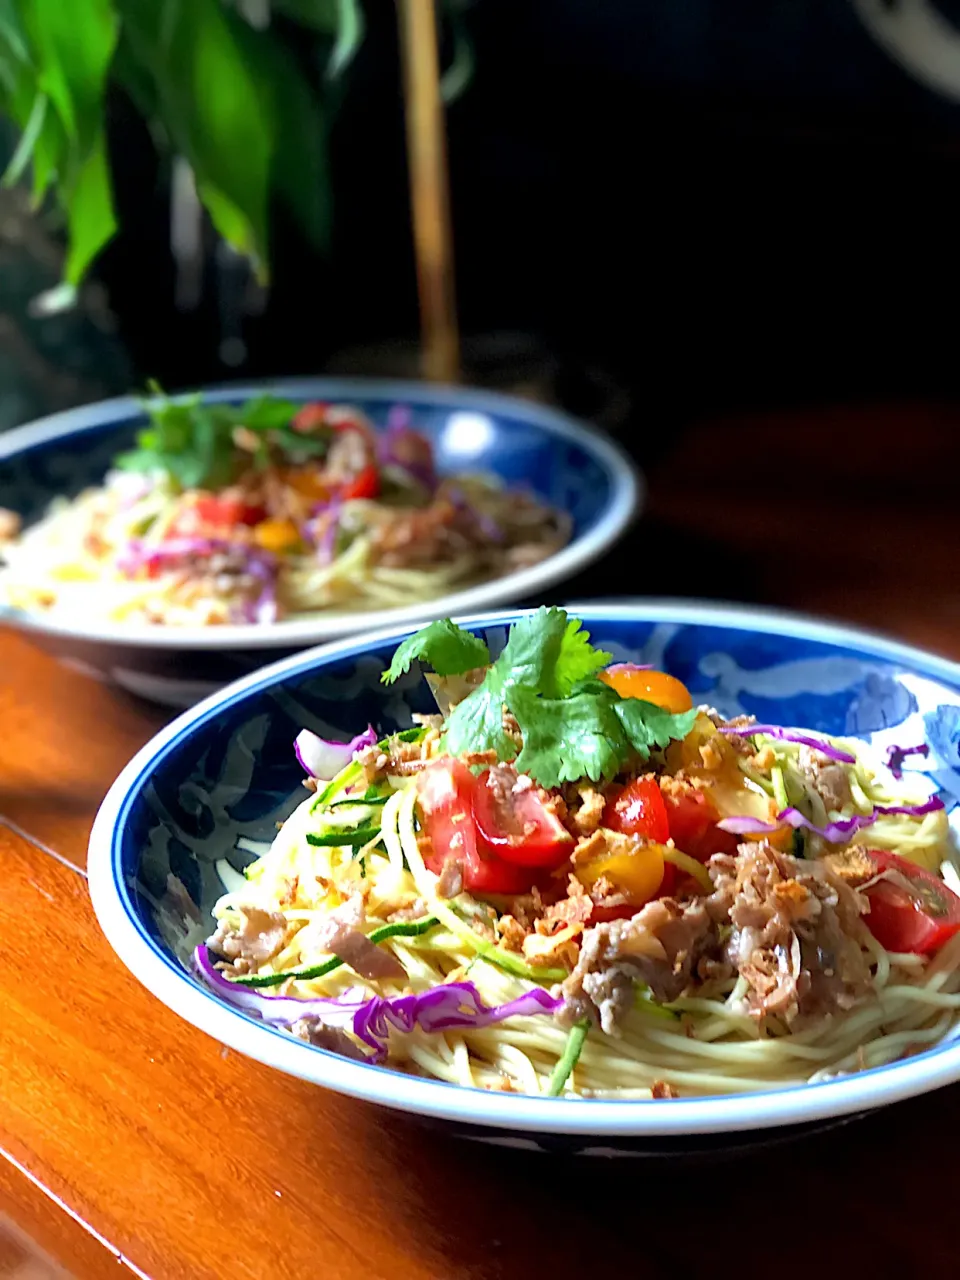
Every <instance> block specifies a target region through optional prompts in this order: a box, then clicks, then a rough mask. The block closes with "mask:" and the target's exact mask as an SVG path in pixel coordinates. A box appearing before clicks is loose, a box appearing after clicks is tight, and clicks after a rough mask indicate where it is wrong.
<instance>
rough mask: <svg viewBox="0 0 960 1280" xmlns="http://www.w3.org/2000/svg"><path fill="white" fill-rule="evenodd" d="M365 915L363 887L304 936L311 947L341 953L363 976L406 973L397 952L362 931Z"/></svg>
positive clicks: (315, 924)
mask: <svg viewBox="0 0 960 1280" xmlns="http://www.w3.org/2000/svg"><path fill="white" fill-rule="evenodd" d="M364 917H365V910H364V905H363V892H362V891H360V892H357V893H355V894H354V895H353V896H352V897H351V898H348V899H347V901H346V902H344V903H343V904H342V906H339V907H337V908H336V910H335V911H331V912H330V914H329V915H328V916H324V917H323V919H320V920H315V921H314V922H313V923H312V924H311V925H309V926H308V928H309V934H306V933H305V934H304V937H303V941H304V944H305V945H306V944H307V942H309V946H310V948H311V949H312V948H314V947H316V948H317V949H318V950H320V951H329V952H330V954H331V955H335V956H339V957H340V959H341V960H342V961H343V962H344V964H348V965H349V966H350V968H351V969H353V971H354V972H355V973H358V974H359V975H360V977H361V978H370V979H378V978H404V977H406V970H405V969H404V967H403V965H402V964H401V963H400V961H399V960H398V959H397V958H396V956H394V955H391V953H390V952H389V951H384V950H383V949H382V948H381V947H378V946H377V944H376V943H375V942H371V941H370V939H369V938H368V937H367V936H366V934H363V933H361V932H360V928H359V926H360V925H362V924H363V921H364Z"/></svg>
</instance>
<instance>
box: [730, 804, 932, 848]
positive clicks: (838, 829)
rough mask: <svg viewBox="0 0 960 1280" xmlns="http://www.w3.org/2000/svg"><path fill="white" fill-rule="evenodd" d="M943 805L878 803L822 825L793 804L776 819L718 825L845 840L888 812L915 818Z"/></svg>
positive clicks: (740, 819) (736, 829)
mask: <svg viewBox="0 0 960 1280" xmlns="http://www.w3.org/2000/svg"><path fill="white" fill-rule="evenodd" d="M942 808H943V801H942V800H941V799H940V797H939V796H931V797H930V799H929V800H924V801H923V803H922V804H878V805H876V806H875V807H874V809H873V812H872V813H868V814H862V813H855V814H854V815H853V816H852V817H850V818H837V820H836V821H835V822H828V823H827V825H826V826H825V827H818V826H817V825H816V823H815V822H811V821H810V819H809V818H808V817H806V816H805V815H804V814H802V813H801V812H800V810H799V809H793V808H790V809H781V810H780V812H779V813H778V814H777V817H776V821H775V822H764V821H763V820H762V819H761V818H747V817H733V818H723V819H721V821H720V822H718V823H717V826H718V827H719V828H720V829H721V830H722V831H731V832H733V834H734V835H770V834H772V833H773V832H774V831H779V830H780V829H781V828H782V827H784V826H787V827H793V828H794V830H796V829H797V828H798V827H805V828H806V830H807V831H812V832H813V833H814V835H818V836H821V837H822V838H823V839H824V840H826V841H827V842H828V843H829V844H843V843H844V842H845V841H846V840H849V839H850V837H851V836H853V835H855V834H856V833H857V832H858V831H860V830H861V829H862V828H863V827H869V826H872V825H873V823H874V822H876V820H877V819H878V818H882V817H884V816H886V815H888V814H893V813H902V814H906V815H907V816H908V817H911V818H921V817H923V815H924V814H925V813H934V812H936V810H937V809H942Z"/></svg>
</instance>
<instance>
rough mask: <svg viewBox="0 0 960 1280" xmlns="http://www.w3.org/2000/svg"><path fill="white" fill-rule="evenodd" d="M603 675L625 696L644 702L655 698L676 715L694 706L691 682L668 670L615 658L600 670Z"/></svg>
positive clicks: (660, 704)
mask: <svg viewBox="0 0 960 1280" xmlns="http://www.w3.org/2000/svg"><path fill="white" fill-rule="evenodd" d="M600 679H601V680H602V681H603V682H604V683H605V684H608V685H609V686H610V687H611V689H615V690H616V691H617V693H619V695H620V697H621V698H642V699H643V701H644V702H653V703H654V704H655V705H656V706H658V707H663V709H664V711H670V712H672V713H673V714H674V715H678V714H679V713H680V712H681V711H689V710H690V708H691V707H692V706H693V699H692V698H691V697H690V690H689V689H688V688H687V686H686V685H685V684H683V683H682V682H681V681H680V680H678V679H677V678H676V676H671V675H667V673H666V671H650V670H648V669H647V668H646V667H638V666H636V665H635V664H634V663H632V662H615V663H614V664H613V666H612V667H607V669H606V671H601V672H600Z"/></svg>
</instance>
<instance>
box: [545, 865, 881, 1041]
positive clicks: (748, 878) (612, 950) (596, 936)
mask: <svg viewBox="0 0 960 1280" xmlns="http://www.w3.org/2000/svg"><path fill="white" fill-rule="evenodd" d="M585 843H586V842H585ZM708 871H709V873H710V878H711V880H712V882H713V886H714V887H713V892H712V893H711V894H709V895H708V896H707V897H703V898H695V899H691V900H689V901H684V902H677V901H675V900H674V899H672V898H661V899H658V900H656V901H653V902H648V903H647V904H646V906H645V907H643V908H642V909H641V910H640V911H639V912H638V913H637V914H636V915H634V916H633V917H632V918H630V919H627V920H614V921H612V922H610V923H604V924H599V925H597V926H595V927H594V928H592V929H588V930H587V931H586V933H585V934H584V935H583V939H582V943H581V947H580V958H579V960H578V962H577V965H576V967H575V969H574V971H573V973H571V975H570V976H569V978H567V979H566V981H565V982H564V983H563V986H562V991H563V995H564V996H565V1004H564V1006H563V1008H562V1010H561V1014H560V1016H561V1020H562V1021H564V1022H566V1023H567V1024H568V1025H569V1023H571V1022H574V1021H576V1020H577V1019H578V1018H582V1017H591V1018H593V1019H594V1020H595V1021H599V1023H600V1025H601V1026H602V1028H603V1030H604V1031H606V1032H608V1033H610V1034H616V1028H617V1022H618V1021H619V1019H620V1018H622V1017H623V1016H624V1015H625V1013H626V1012H627V1011H628V1010H629V1009H630V1008H631V1007H632V1004H633V998H634V984H635V983H636V982H637V981H642V982H644V983H646V984H647V986H648V987H649V988H650V990H651V992H652V994H653V997H654V999H656V1000H659V1001H669V1000H673V999H676V997H677V996H679V995H680V994H681V993H682V992H683V991H685V990H686V989H687V988H688V987H689V986H690V985H691V984H692V983H693V982H694V981H697V980H698V981H700V982H707V981H709V982H714V983H716V982H720V981H723V980H724V979H729V978H730V977H732V976H733V975H734V974H735V973H736V974H739V975H740V977H741V978H743V979H744V980H745V985H746V990H745V992H744V993H743V995H742V997H741V999H740V1007H741V1008H742V1010H743V1011H744V1012H745V1013H747V1014H749V1015H751V1016H752V1017H754V1018H756V1019H757V1021H758V1022H759V1021H762V1020H763V1019H764V1018H767V1017H776V1018H778V1019H780V1020H781V1021H783V1022H785V1023H787V1024H792V1023H793V1022H794V1021H795V1020H796V1019H797V1018H798V1017H800V1016H807V1015H822V1014H828V1013H831V1012H835V1011H837V1010H841V1009H847V1008H849V1007H850V1006H851V1005H852V1003H853V1002H854V1001H855V1000H856V999H857V997H858V996H859V995H860V994H861V993H862V992H864V991H866V990H867V989H868V988H869V984H870V970H869V967H868V965H867V962H866V959H865V958H864V952H863V943H864V941H865V939H866V933H865V928H864V925H863V922H862V920H861V916H862V915H863V913H864V912H865V910H866V909H867V903H866V900H865V899H864V898H863V897H862V895H860V894H858V893H857V892H856V891H855V890H854V889H852V888H851V887H850V885H849V884H847V883H846V882H845V881H844V879H843V878H842V877H841V876H840V875H839V874H838V873H837V871H836V870H835V869H834V868H833V867H832V866H831V865H829V864H826V863H820V862H816V861H804V860H802V859H797V858H794V857H791V856H790V855H789V854H785V853H781V852H780V851H779V850H777V849H774V848H772V847H771V846H770V845H769V844H768V843H767V842H746V843H744V844H741V845H740V846H739V848H738V851H737V855H736V857H731V856H729V855H727V854H715V855H714V857H713V858H711V859H710V862H709V863H708ZM594 888H596V886H594ZM721 940H722V941H721Z"/></svg>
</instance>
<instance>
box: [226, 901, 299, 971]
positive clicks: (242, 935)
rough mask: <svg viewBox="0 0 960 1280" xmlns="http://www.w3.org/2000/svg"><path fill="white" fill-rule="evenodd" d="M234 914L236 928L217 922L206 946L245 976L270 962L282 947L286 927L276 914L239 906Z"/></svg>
mask: <svg viewBox="0 0 960 1280" xmlns="http://www.w3.org/2000/svg"><path fill="white" fill-rule="evenodd" d="M237 913H238V914H239V916H240V921H241V923H240V926H239V928H234V927H233V926H232V925H230V924H228V923H227V921H225V920H221V921H220V923H219V925H218V926H217V931H216V933H215V934H214V935H213V937H212V938H211V939H210V940H209V942H208V943H207V946H208V947H209V948H210V950H211V951H215V952H216V953H217V954H218V955H221V956H223V957H224V959H226V960H230V961H232V963H233V969H234V972H236V973H249V972H250V971H251V970H252V969H257V968H258V967H259V966H260V965H262V964H266V962H267V961H268V960H272V959H273V957H274V956H275V955H276V954H277V952H278V951H279V950H280V949H281V948H282V947H283V944H284V942H285V941H286V938H287V932H288V930H289V928H290V925H289V922H288V920H287V918H286V916H284V915H282V914H281V913H280V912H279V911H264V910H263V909H262V908H261V907H239V908H238V909H237Z"/></svg>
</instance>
